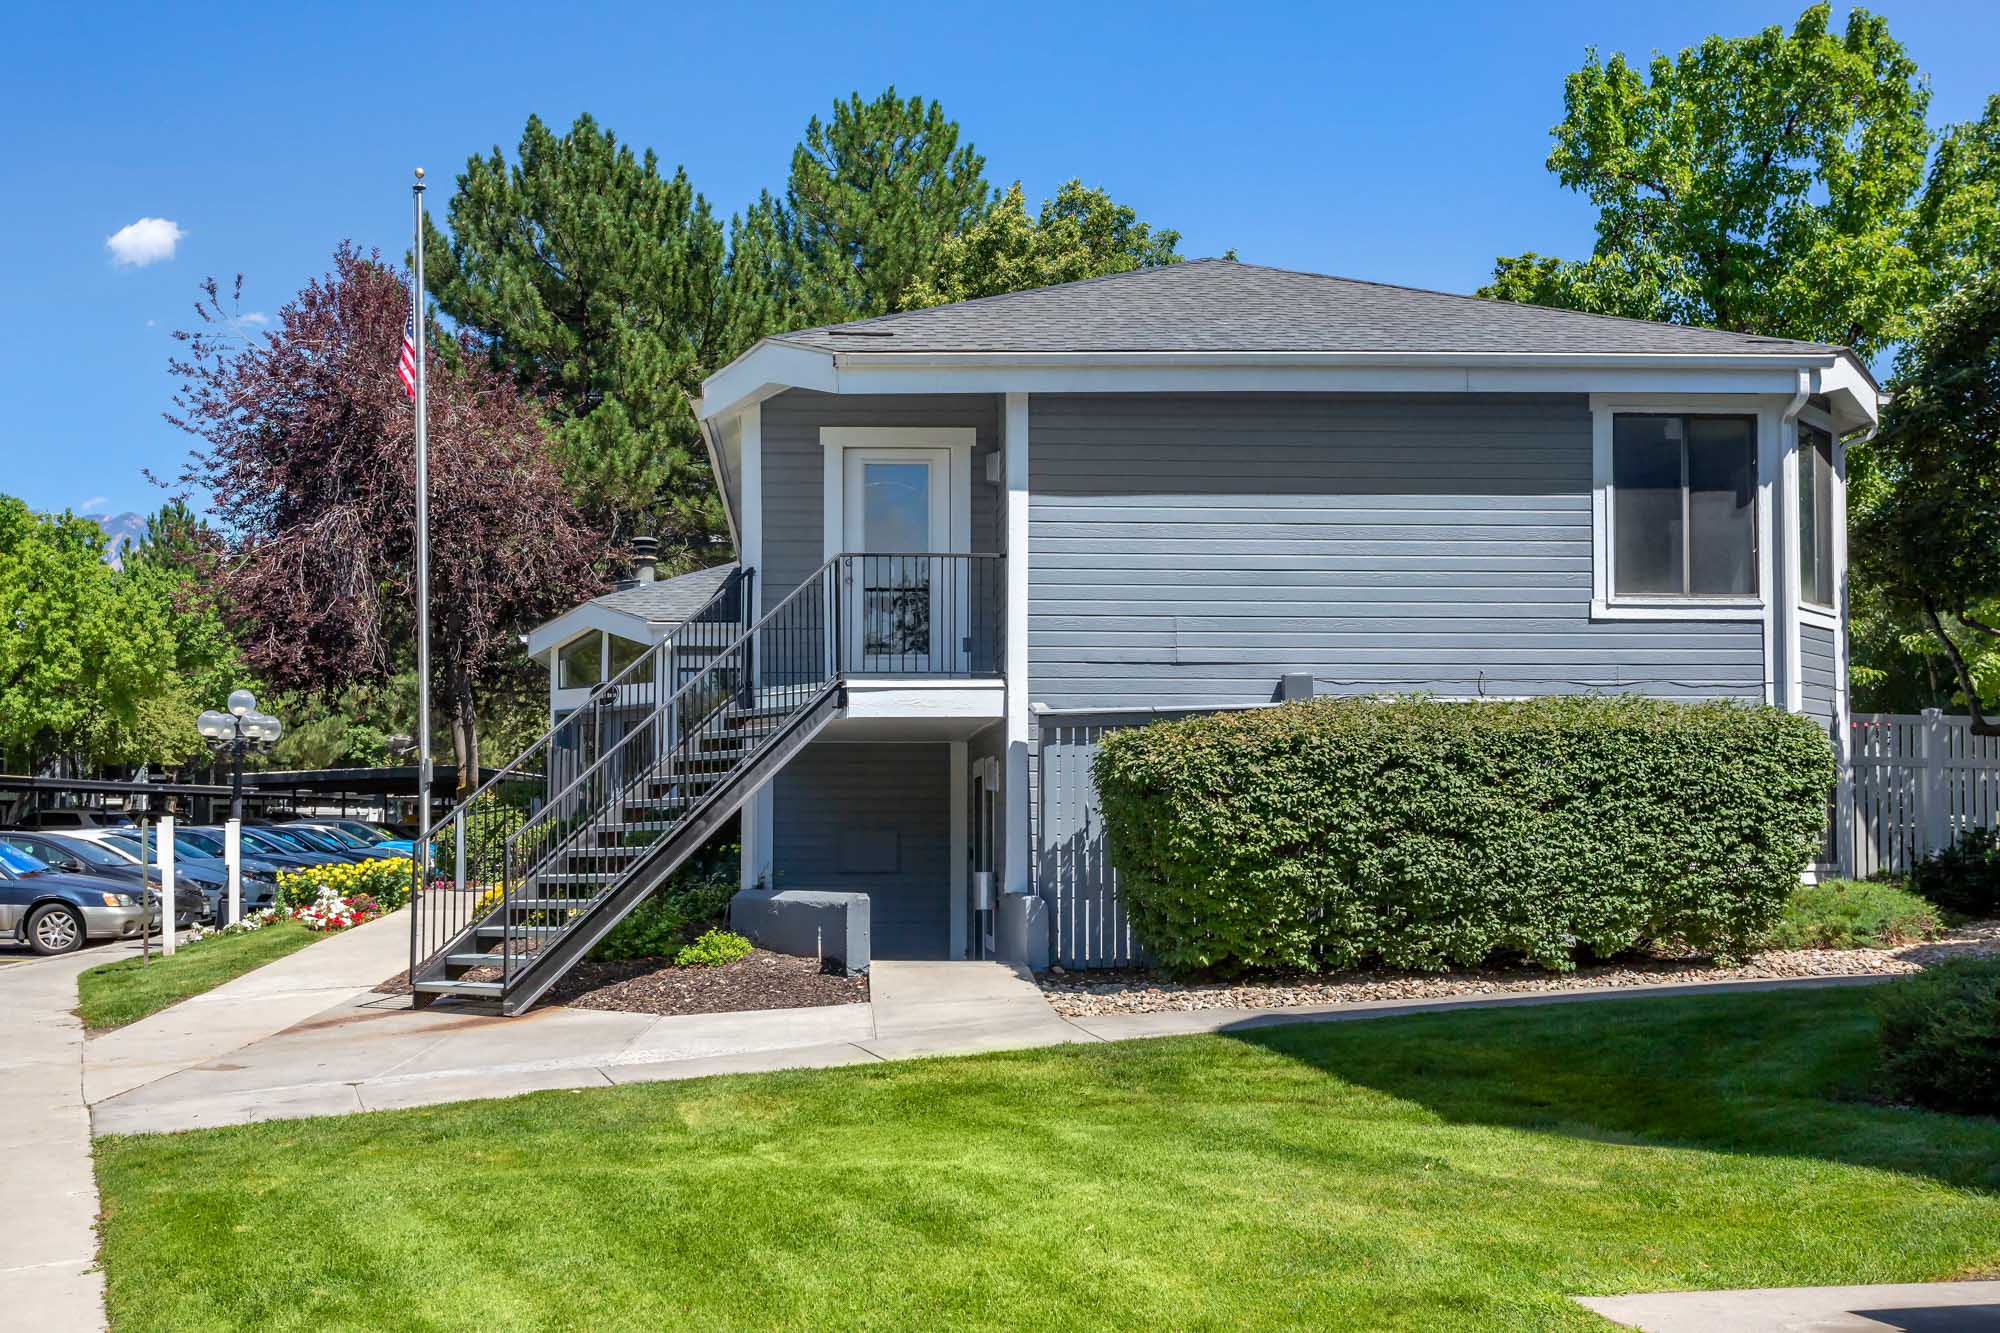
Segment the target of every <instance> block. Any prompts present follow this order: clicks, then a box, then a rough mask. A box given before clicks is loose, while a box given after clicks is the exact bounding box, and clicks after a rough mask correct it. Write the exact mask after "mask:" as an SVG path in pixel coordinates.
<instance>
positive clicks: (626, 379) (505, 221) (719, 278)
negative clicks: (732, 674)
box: [424, 115, 728, 545]
mask: <svg viewBox="0 0 2000 1333" xmlns="http://www.w3.org/2000/svg"><path fill="white" fill-rule="evenodd" d="M448 217H449V222H450V228H451V236H450V239H449V240H447V239H446V238H445V237H444V235H443V234H442V233H441V232H439V231H438V230H437V229H436V228H435V227H432V228H431V229H429V231H428V232H427V233H426V236H425V242H424V261H425V264H426V265H427V272H426V274H425V279H426V282H427V284H428V286H429V287H430V290H431V293H432V295H433V296H435V297H436V299H437V302H438V306H439V308H440V309H442V310H443V311H444V313H445V314H447V315H449V316H450V317H451V318H452V319H454V320H456V321H457V322H458V323H459V324H460V325H462V326H464V327H466V328H468V329H471V330H476V331H477V333H478V335H479V339H478V340H479V342H480V343H481V345H482V346H483V347H484V349H485V351H486V352H487V354H488V355H489V356H490V357H491V358H492V360H493V361H494V363H495V364H496V365H499V366H502V367H504V368H505V369H506V370H507V371H509V372H510V373H511V374H512V375H513V376H514V378H515V380H516V382H517V383H519V384H520V385H521V386H522V387H523V388H526V389H530V390H533V391H534V392H536V393H538V394H539V395H541V396H542V398H543V399H544V401H545V402H547V403H549V404H550V405H551V408H552V411H553V415H554V418H555V442H556V449H557V454H558V457H559V459H560V460H561V463H562V468H563V474H564V477H565V479H566V480H567V481H568V482H569V484H570V485H571V487H572V489H573V490H574V491H575V493H576V495H577V497H578V500H579V502H580V503H581V504H582V505H583V507H584V509H585V511H586V512H587V513H589V514H590V515H591V516H592V517H593V518H594V519H596V520H597V521H598V522H599V523H601V524H602V525H604V526H605V527H606V528H608V529H609V530H611V531H612V532H613V533H614V534H618V535H623V534H629V533H634V532H640V531H645V530H648V529H653V530H656V531H657V532H658V533H659V535H661V536H663V537H666V538H667V539H669V540H676V539H678V540H680V541H683V542H687V543H690V544H696V545H706V543H707V540H708V538H709V537H710V536H711V535H712V534H714V533H715V532H718V531H720V530H721V526H722V523H721V511H720V510H719V508H718V507H717V503H716V498H715V488H714V486H713V484H712V483H711V479H710V477H709V468H708V459H707V454H706V452H705V451H704V449H703V446H702V443H701V438H700V433H699V431H698V429H697V427H696V424H695V421H694V417H693V415H692V414H691V413H690V411H689V410H688V402H689V398H690V397H691V396H692V395H694V394H697V393H699V391H700V385H701V381H702V378H703V377H704V376H705V375H707V374H708V373H710V372H711V371H713V370H714V369H715V368H716V367H717V366H718V365H720V364H722V361H723V360H724V359H726V358H725V357H724V356H723V355H722V354H723V352H724V350H725V349H724V343H723V337H724V329H725V327H726V326H727V324H728V315H727V302H726V300H725V286H726V271H727V265H726V249H725V244H724V236H723V227H722V224H721V223H720V222H719V221H718V220H717V219H716V218H715V216H714V214H713V213H712V212H711V210H710V208H709V206H708V202H707V201H706V200H705V199H703V198H702V196H701V195H700V194H698V193H696V192H695V189H694V187H693V186H692V185H691V184H690V183H689V181H688V177H687V173H686V171H684V170H679V169H677V170H676V171H675V172H674V174H673V175H672V176H671V177H668V176H663V175H662V174H661V173H660V168H659V162H658V159H657V158H656V157H655V155H654V154H653V152H652V151H651V150H648V151H647V152H646V153H645V155H644V156H643V157H641V156H638V155H635V154H634V153H633V151H632V149H631V148H630V147H629V146H627V145H624V144H621V143H619V142H618V139H617V136H616V135H614V134H613V133H611V132H610V131H609V130H604V129H600V128H599V127H598V125H597V123H596V122H595V121H593V120H592V119H591V118H590V117H589V116H587V115H585V116H580V117H578V118H577V121H576V124H575V125H574V126H573V127H572V128H571V129H570V132H569V133H568V134H565V135H562V136H561V137H558V136H556V135H555V134H554V133H552V132H551V131H550V130H549V129H548V127H547V126H545V125H544V124H543V123H542V122H541V120H540V119H538V118H536V117H532V116H531V117H529V119H528V124H527V128H526V129H525V130H524V131H523V132H522V135H521V143H520V149H519V161H518V163H516V164H515V165H513V166H509V165H508V163H507V161H506V159H505V157H504V156H503V155H502V154H501V152H500V150H499V149H498V148H497V147H496V148H495V149H494V150H493V154H492V156H491V157H487V158H479V157H474V158H473V159H471V160H470V161H469V162H467V163H466V168H465V171H464V172H463V173H462V174H461V175H460V176H459V178H458V192H457V193H456V194H455V195H454V196H453V197H452V201H451V205H450V211H449V215H448Z"/></svg>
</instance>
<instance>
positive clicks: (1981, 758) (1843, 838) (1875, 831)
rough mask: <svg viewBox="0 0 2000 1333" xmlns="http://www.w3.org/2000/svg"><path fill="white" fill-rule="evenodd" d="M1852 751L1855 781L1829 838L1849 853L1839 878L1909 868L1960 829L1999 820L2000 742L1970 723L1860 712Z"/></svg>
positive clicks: (1935, 716) (1841, 864) (1928, 715)
mask: <svg viewBox="0 0 2000 1333" xmlns="http://www.w3.org/2000/svg"><path fill="white" fill-rule="evenodd" d="M1849 753H1850V755H1851V762H1852V765H1853V777H1852V780H1851V781H1850V782H1849V783H1848V784H1847V787H1848V792H1847V794H1846V795H1847V799H1845V800H1843V801H1842V802H1841V803H1840V804H1841V805H1842V806H1843V807H1844V809H1843V810H1842V811H1841V815H1842V817H1841V818H1839V819H1838V820H1837V821H1836V827H1835V830H1834V836H1833V838H1832V839H1831V842H1832V849H1833V850H1836V851H1839V850H1844V851H1845V852H1846V853H1847V854H1846V856H1844V857H1840V858H1839V862H1837V863H1836V864H1837V866H1838V869H1839V871H1840V873H1843V874H1850V875H1855V876H1861V877H1866V876H1868V875H1871V874H1874V873H1875V872H1876V871H1881V870H1886V871H1904V870H1908V869H1909V868H1910V866H1911V865H1912V864H1914V863H1915V862H1917V861H1920V860H1922V859H1923V858H1924V857H1926V856H1928V855H1929V854H1930V853H1932V852H1934V851H1936V850H1938V849H1939V848H1941V847H1944V846H1946V845H1948V844H1949V843H1950V842H1951V841H1952V839H1953V838H1955V837H1957V836H1958V831H1959V830H1960V829H1961V828H1965V827H1967V826H1968V825H1983V826H1991V825H1992V824H1994V823H1995V822H1996V820H2000V737H1993V736H1975V735H1973V734H1972V729H1971V720H1970V719H1968V718H1963V717H1944V716H1940V715H1939V714H1937V713H1934V712H1927V713H1921V714H1914V715H1913V714H1904V713H1876V714H1872V715H1859V716H1856V717H1855V718H1854V719H1853V722H1852V737H1851V742H1850V750H1849ZM1842 825H1844V826H1845V827H1841V826H1842Z"/></svg>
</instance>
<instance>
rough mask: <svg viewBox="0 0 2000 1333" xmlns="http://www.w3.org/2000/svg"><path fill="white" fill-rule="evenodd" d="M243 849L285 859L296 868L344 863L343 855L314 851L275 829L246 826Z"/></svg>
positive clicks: (274, 858) (276, 858)
mask: <svg viewBox="0 0 2000 1333" xmlns="http://www.w3.org/2000/svg"><path fill="white" fill-rule="evenodd" d="M242 836H243V850H245V851H247V852H256V853H257V854H258V855H260V856H268V857H270V858H271V859H272V860H274V861H276V860H287V861H290V862H292V863H293V866H294V867H295V868H296V869H301V870H303V869H304V868H306V867H307V866H338V865H346V864H347V861H346V858H344V857H339V856H332V855H329V854H328V853H326V852H319V851H314V850H313V849H312V848H310V847H308V846H306V845H305V844H304V843H302V842H294V841H293V840H292V839H290V838H288V837H285V836H284V835H283V834H281V833H279V832H278V831H277V830H276V829H268V828H246V829H244V830H243V835H242Z"/></svg>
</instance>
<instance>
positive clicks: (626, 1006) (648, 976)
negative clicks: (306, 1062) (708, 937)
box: [375, 949, 868, 1014]
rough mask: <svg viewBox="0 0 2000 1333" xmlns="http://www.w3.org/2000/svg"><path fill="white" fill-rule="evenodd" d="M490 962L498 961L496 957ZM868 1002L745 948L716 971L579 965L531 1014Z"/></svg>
mask: <svg viewBox="0 0 2000 1333" xmlns="http://www.w3.org/2000/svg"><path fill="white" fill-rule="evenodd" d="M496 956H497V955H496ZM465 979H466V980H468V981H498V980H499V979H500V969H499V968H497V967H476V968H473V969H472V970H471V971H470V972H468V973H466V975H465ZM375 989H376V991H377V992H379V993H381V994H384V995H408V994H409V993H410V974H409V973H408V972H399V973H397V974H396V975H395V976H393V977H391V978H389V980H387V981H385V982H383V983H382V984H381V985H379V986H377V987H376V988H375ZM866 1003H868V978H867V977H850V976H844V975H842V974H841V973H840V972H839V971H837V970H834V969H833V968H832V966H831V965H830V964H829V965H822V964H821V963H820V962H819V961H818V960H817V959H813V958H794V957H793V956H792V955H791V954H785V953H772V952H771V951H770V950H768V949H752V950H751V951H750V952H749V954H747V955H746V956H744V957H742V958H739V959H737V960H736V961H735V962H733V963H725V964H723V965H722V966H721V967H675V966H674V965H673V963H671V962H670V961H668V960H667V959H665V958H632V959H627V960H625V961H623V962H617V963H606V962H600V961H598V960H597V959H595V958H586V959H585V960H584V961H583V962H581V963H578V964H577V965H576V966H575V967H574V968H572V969H571V970H570V972H569V975H567V976H565V977H564V978H563V979H562V980H561V981H558V982H557V983H556V984H555V985H553V986H551V987H550V988H549V991H548V994H546V995H544V996H543V997H542V998H541V999H540V1000H538V1001H536V1003H535V1006H534V1007H535V1008H537V1009H541V1008H545V1007H547V1006H548V1005H552V1004H561V1005H568V1006H569V1007H571V1008H573V1009H615V1010H621V1011H623V1012H625V1013H628V1014H727V1013H735V1012H737V1011H739V1010H744V1009H807V1008H814V1007H817V1006H820V1005H828V1004H866Z"/></svg>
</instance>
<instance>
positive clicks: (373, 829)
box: [312, 818, 417, 856]
mask: <svg viewBox="0 0 2000 1333" xmlns="http://www.w3.org/2000/svg"><path fill="white" fill-rule="evenodd" d="M312 822H313V823H316V824H325V825H328V826H330V827H332V828H337V829H340V830H342V831H343V832H345V833H350V834H352V835H353V836H355V837H357V838H359V839H361V840H362V841H363V842H365V843H367V844H369V845H370V846H371V847H379V848H382V849H383V850H385V851H391V852H401V853H402V854H403V855H405V856H411V855H414V854H415V852H416V849H417V843H416V840H415V839H414V838H406V837H404V836H402V835H401V834H400V833H397V832H396V831H395V830H394V829H389V828H384V827H383V826H382V825H380V824H371V823H369V822H368V821H367V820H365V819H345V818H342V819H318V820H314V821H312Z"/></svg>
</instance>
